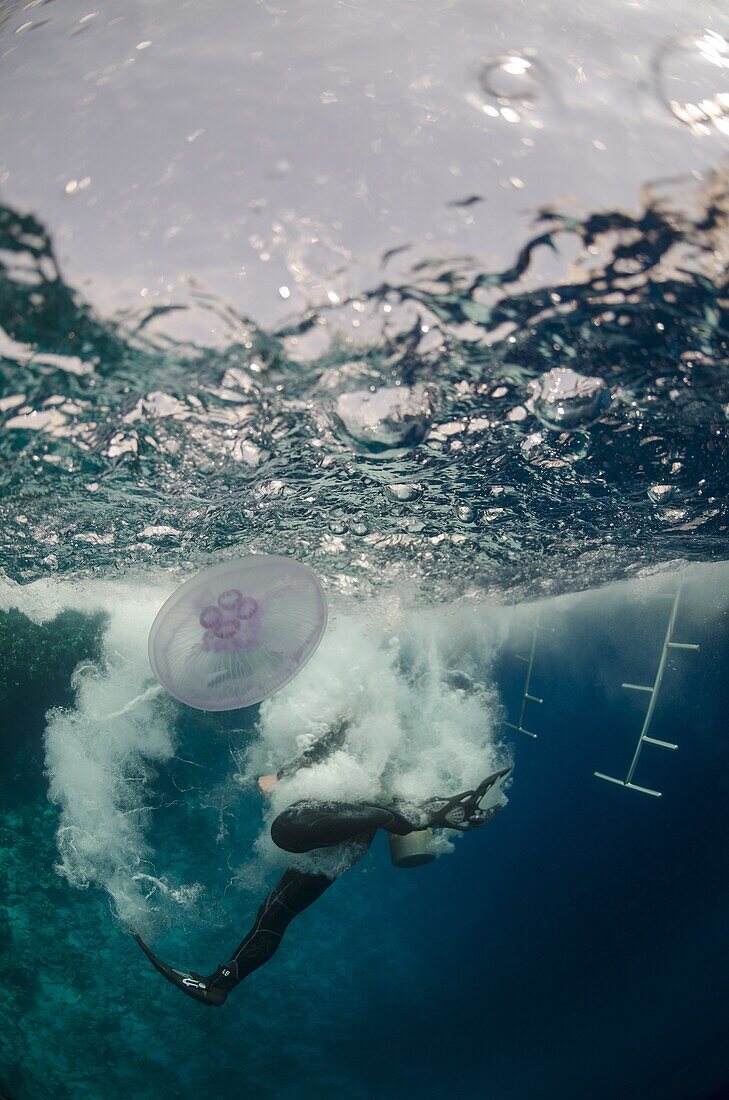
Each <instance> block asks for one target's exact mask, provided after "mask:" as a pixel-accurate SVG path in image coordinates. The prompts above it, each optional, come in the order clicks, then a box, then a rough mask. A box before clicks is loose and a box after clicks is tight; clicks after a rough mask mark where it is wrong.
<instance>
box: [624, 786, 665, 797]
mask: <svg viewBox="0 0 729 1100" xmlns="http://www.w3.org/2000/svg"><path fill="white" fill-rule="evenodd" d="M625 786H626V787H628V788H629V789H630V790H631V791H640V793H641V794H652V795H653V797H654V798H660V797H661V792H660V791H652V790H651V789H650V787H639V786H638V784H637V783H626V784H625Z"/></svg>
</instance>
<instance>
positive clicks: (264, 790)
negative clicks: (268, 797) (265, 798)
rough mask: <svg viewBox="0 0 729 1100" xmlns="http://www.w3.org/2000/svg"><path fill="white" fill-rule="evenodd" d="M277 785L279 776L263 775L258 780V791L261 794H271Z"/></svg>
mask: <svg viewBox="0 0 729 1100" xmlns="http://www.w3.org/2000/svg"><path fill="white" fill-rule="evenodd" d="M277 783H278V776H277V775H262V776H260V777H259V779H258V789H259V791H260V792H261V794H271V793H272V792H273V788H274V787H275V786H276V784H277Z"/></svg>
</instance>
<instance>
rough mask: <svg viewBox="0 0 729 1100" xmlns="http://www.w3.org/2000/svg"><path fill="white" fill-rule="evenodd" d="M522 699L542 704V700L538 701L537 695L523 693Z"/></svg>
mask: <svg viewBox="0 0 729 1100" xmlns="http://www.w3.org/2000/svg"><path fill="white" fill-rule="evenodd" d="M524 698H525V699H528V700H529V702H530V703H543V702H544V699H540V698H539V696H537V695H530V694H529V692H528V691H525V692H524Z"/></svg>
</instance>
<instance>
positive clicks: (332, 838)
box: [208, 720, 419, 992]
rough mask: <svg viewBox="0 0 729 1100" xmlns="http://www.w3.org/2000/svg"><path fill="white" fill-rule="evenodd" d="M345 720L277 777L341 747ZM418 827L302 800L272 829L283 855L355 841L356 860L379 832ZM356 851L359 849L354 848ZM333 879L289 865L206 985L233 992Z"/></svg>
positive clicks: (363, 809) (370, 810)
mask: <svg viewBox="0 0 729 1100" xmlns="http://www.w3.org/2000/svg"><path fill="white" fill-rule="evenodd" d="M348 724H349V723H348V722H346V721H344V720H342V721H339V722H338V723H337V724H336V725H335V726H333V727H332V728H331V729H330V730H328V731H327V733H325V734H324V736H323V737H321V738H319V740H318V741H315V742H314V744H313V745H311V746H310V747H309V748H308V749H306V750H305V751H304V752H303V753H302V754H301V755H300V756H298V757H296V759H295V760H292V761H290V762H289V763H288V764H285V765H284V766H283V767H282V768H281V769H280V771H279V772H278V773H277V778H279V779H283V778H285V777H286V776H290V775H294V774H295V773H296V772H297V771H300V770H301V769H302V768H306V767H311V765H312V764H317V763H319V762H320V761H322V760H325V759H326V758H327V757H328V756H330V755H331V753H333V752H335V751H336V750H337V749H338V748H340V747H341V746H342V744H343V743H344V739H345V736H346V733H347V727H348ZM418 827H419V825H418V824H417V823H414V822H413V821H411V820H410V821H409V820H407V819H406V818H405V817H404V816H403V815H402V814H401V813H399V812H398V810H396V809H394V808H392V807H386V806H377V805H374V804H366V803H361V802H358V803H346V802H321V801H312V800H302V801H299V802H295V803H294V804H293V805H292V806H289V807H288V808H287V809H286V810H284V811H283V813H280V814H279V815H278V817H277V818H276V819H275V821H274V822H273V824H272V825H271V836H272V837H273V840H274V843H275V844H276V845H277V846H278V847H279V848H282V849H283V850H284V851H286V852H296V853H301V852H310V851H312V850H313V849H314V848H331V847H332V846H334V845H335V844H343V843H346V842H347V841H353V842H354V843H355V855H354V860H357V859H361V857H362V856H363V855H364V854H365V852H366V851H367V849H368V848H369V846H370V844H371V843H372V840H373V839H374V836H375V833H376V832H377V830H378V829H387V831H388V832H391V833H398V834H400V835H404V834H406V833H411V832H413V830H414V829H416V828H418ZM357 848H359V849H360V850H359V851H356V849H357ZM334 881H336V880H335V879H333V878H330V877H329V876H328V875H321V874H312V873H310V872H307V871H300V870H297V869H296V868H294V867H289V868H288V870H287V871H285V872H284V874H283V875H282V876H281V878H280V879H279V880H278V882H277V883H276V885H275V886H274V887H273V889H272V890H271V892H270V894H269V895H268V897H267V898H266V899H265V900H264V902H263V904H262V905H261V907H260V908H259V910H258V913H257V915H256V920H255V922H254V924H253V927H252V928H251V929H250V931H249V932H248V933H247V935H246V936H245V938H244V939H243V940H242V941H241V943H240V944H239V945H238V947H237V948H236V950H235V951H234V952H233V954H232V955H231V957H230V959H229V961H228V962H227V963H225V964H224V965H223V966H219V967H218V969H217V971H216V972H215V974H213V975H211V976H210V978H209V979H208V985H209V986H210V987H214V988H218V989H225V990H226V992H227V991H229V990H231V989H233V987H234V986H236V985H237V984H238V983H239V982H242V981H243V980H244V978H247V977H248V975H249V974H252V973H253V971H254V970H257V969H258V967H259V966H263V964H264V963H266V962H268V960H269V959H270V958H271V956H272V955H273V954H274V952H275V951H276V949H277V948H278V946H279V944H280V943H281V939H282V938H283V934H284V932H285V931H286V929H287V928H288V926H289V924H290V923H291V921H292V920H293V919H294V917H295V916H298V914H299V913H302V912H303V911H304V909H306V908H308V906H309V905H311V904H312V902H315V901H316V900H317V898H320V897H321V895H322V894H323V893H324V891H325V890H327V889H328V888H329V887H330V886H331V885H332V883H333V882H334Z"/></svg>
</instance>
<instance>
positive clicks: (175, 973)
mask: <svg viewBox="0 0 729 1100" xmlns="http://www.w3.org/2000/svg"><path fill="white" fill-rule="evenodd" d="M132 935H133V936H134V938H135V940H136V941H137V943H138V944H139V946H140V947H141V949H142V951H144V954H145V955H146V956H147V958H148V959H149V961H150V962H151V964H152V966H153V967H154V968H155V970H157V971H159V973H160V974H161V975H162V977H163V978H166V979H167V981H168V982H171V983H172V985H176V986H177V988H178V989H181V990H182V992H183V993H186V994H187V996H188V997H192V999H193V1000H194V1001H198V1002H199V1003H200V1004H204V1005H209V1006H210V1007H211V1008H219V1007H220V1005H222V1004H224V1003H225V999H226V997H227V996H228V990H227V989H221V988H220V987H219V986H216V985H213V984H211V982H212V980H213V978H214V977H215V975H211V977H210V978H203V977H202V976H201V975H200V974H196V973H195V972H194V971H190V972H189V973H188V971H186V970H175V968H174V967H173V966H168V965H167V963H163V962H162V961H161V960H160V959H158V958H157V956H156V955H155V953H154V952H153V951H152V950H151V949H150V948H149V947H147V945H146V943H145V942H144V940H143V939H142V937H141V936H140V935H139V933H138V932H132ZM216 973H217V971H216Z"/></svg>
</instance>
